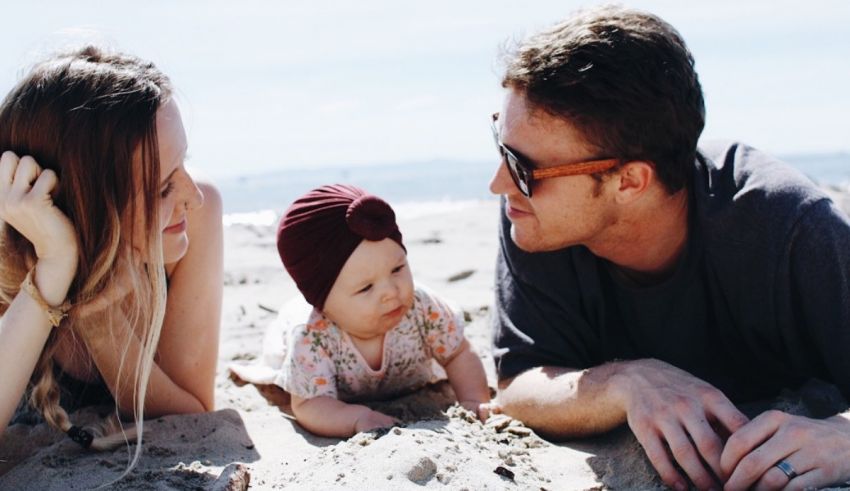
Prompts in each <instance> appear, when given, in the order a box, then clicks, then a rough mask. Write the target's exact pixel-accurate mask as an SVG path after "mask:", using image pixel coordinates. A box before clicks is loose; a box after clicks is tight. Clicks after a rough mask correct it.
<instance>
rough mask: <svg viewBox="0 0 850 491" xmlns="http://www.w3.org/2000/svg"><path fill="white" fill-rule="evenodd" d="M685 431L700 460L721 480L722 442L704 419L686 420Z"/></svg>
mask: <svg viewBox="0 0 850 491" xmlns="http://www.w3.org/2000/svg"><path fill="white" fill-rule="evenodd" d="M685 429H686V430H687V432H688V434H690V436H691V440H693V442H694V444H695V445H696V447H697V450H698V451H699V454H700V455H701V456H702V459H703V460H704V461H705V463H706V464H708V466H709V467H710V468H711V470H712V472H714V475H715V476H717V477H719V478H722V477H723V471H722V469H721V467H720V454H721V453H723V442H722V441H721V440H720V437H719V436H718V435H717V433H715V432H714V429H713V428H712V427H711V425H710V424H709V423H708V420H707V419H705V418H702V419H700V418H696V419H686V420H685Z"/></svg>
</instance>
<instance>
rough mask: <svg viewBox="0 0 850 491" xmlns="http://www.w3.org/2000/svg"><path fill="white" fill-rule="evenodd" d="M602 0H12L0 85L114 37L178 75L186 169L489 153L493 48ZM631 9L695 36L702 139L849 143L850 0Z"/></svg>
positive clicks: (650, 1) (643, 4)
mask: <svg viewBox="0 0 850 491" xmlns="http://www.w3.org/2000/svg"><path fill="white" fill-rule="evenodd" d="M521 3H522V4H523V5H521ZM593 3H598V2H572V1H563V0H562V1H541V2H518V1H516V0H512V1H501V0H498V1H483V0H475V1H468V2H462V1H458V0H456V1H452V2H450V1H442V0H440V1H431V2H415V3H414V2H401V1H392V0H382V1H378V0H375V1H357V2H354V1H351V2H341V1H339V2H321V1H313V2H307V1H305V2H292V1H279V2H271V1H269V2H263V1H257V0H253V1H242V2H225V1H205V2H202V1H166V0H158V1H150V2H132V3H128V2H117V1H116V2H106V1H102V2H95V1H81V2H80V1H78V2H73V6H72V5H71V2H64V1H51V2H35V1H34V2H16V3H14V4H10V5H6V6H4V7H3V17H4V20H5V21H6V22H4V24H5V25H4V29H2V30H0V45H2V46H3V51H4V54H5V56H3V57H2V60H0V91H2V92H3V93H5V92H7V91H8V89H9V88H10V87H11V86H12V84H13V83H14V81H15V80H16V79H17V78H18V76H19V74H20V71H21V70H22V69H23V68H24V67H25V66H26V65H27V64H28V63H31V62H33V61H35V60H37V59H38V58H39V56H40V53H43V52H45V51H50V50H52V49H55V48H56V47H58V46H62V45H63V44H67V43H78V42H81V41H85V40H92V39H94V40H103V41H106V42H108V43H109V44H110V45H112V46H115V47H118V48H120V49H123V50H127V51H130V52H133V53H135V54H138V55H140V56H142V57H145V58H149V59H151V60H153V61H154V62H156V63H157V64H158V65H159V66H160V67H161V68H162V69H163V70H164V71H165V72H166V73H168V74H169V75H170V76H171V78H172V79H173V81H174V83H175V84H176V85H177V87H178V89H179V92H180V96H181V99H180V102H181V107H182V110H183V112H184V118H185V120H186V124H187V127H188V129H189V139H190V147H191V148H190V154H191V155H192V163H193V164H194V165H195V166H198V167H200V168H203V169H205V170H206V171H207V172H208V173H209V174H211V175H213V176H221V177H224V176H232V175H237V174H254V173H261V172H268V171H273V170H278V169H286V168H316V167H322V166H340V165H349V164H350V165H360V164H380V163H403V162H417V161H428V160H434V159H443V160H457V161H469V162H482V161H484V162H486V161H488V160H491V159H494V150H493V148H492V141H491V137H490V134H489V127H488V115H489V114H490V113H491V112H492V111H494V110H496V109H497V108H498V107H499V105H500V104H501V98H502V89H501V88H500V87H499V84H498V79H499V63H498V53H499V46H500V45H501V44H503V43H504V42H505V41H506V40H509V39H511V38H518V37H522V36H523V35H524V34H525V33H529V32H533V31H535V30H537V29H539V28H541V27H544V26H547V25H549V24H551V23H553V22H555V21H557V20H558V19H560V18H562V17H563V16H565V15H566V14H568V13H569V12H570V11H572V10H574V9H575V8H578V7H580V6H583V5H589V4H593ZM625 4H626V5H629V6H633V7H637V8H642V9H645V10H649V11H652V12H654V13H657V14H659V15H661V16H662V17H663V18H665V19H666V20H668V21H669V22H671V23H672V24H673V25H674V26H676V27H677V28H678V29H679V31H680V32H681V33H682V35H683V36H684V37H685V40H686V41H687V42H688V44H689V46H690V48H691V50H692V52H693V53H694V57H695V58H696V60H697V70H698V71H699V73H700V76H701V80H702V83H703V87H704V90H705V92H706V101H707V109H708V124H707V127H706V131H705V133H704V135H705V136H706V137H710V138H720V137H722V138H737V139H741V140H743V141H746V142H748V143H751V144H754V145H756V146H758V147H760V148H762V149H765V150H768V151H770V152H772V153H775V154H782V155H787V154H797V153H812V152H837V151H850V123H848V117H850V96H848V90H850V89H848V88H850V27H848V26H850V2H846V1H845V0H811V1H806V2H789V1H782V0H779V1H768V0H763V1H762V0H759V1H751V2H747V1H745V0H736V1H732V0H728V1H727V0H722V1H712V2H684V1H665V0H646V1H634V2H625Z"/></svg>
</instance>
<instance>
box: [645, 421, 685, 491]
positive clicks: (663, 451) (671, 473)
mask: <svg viewBox="0 0 850 491" xmlns="http://www.w3.org/2000/svg"><path fill="white" fill-rule="evenodd" d="M635 437H636V438H637V439H638V442H640V444H641V446H643V450H644V451H645V452H646V456H647V458H649V461H650V462H651V463H652V466H653V467H655V470H656V471H657V472H658V475H659V476H661V480H662V481H664V483H665V484H667V485H668V486H670V487H671V488H673V489H676V490H677V491H685V490H686V489H688V484H687V481H686V480H685V478H684V477H683V476H682V475H681V474H680V473H679V471H678V470H676V467H675V466H674V465H673V461H672V460H671V459H670V455H669V454H668V453H667V448H666V447H665V446H664V443H663V442H662V441H661V438H659V436H658V435H657V434H656V433H655V432H652V431H650V432H647V433H643V434H642V435H638V434H637V433H635Z"/></svg>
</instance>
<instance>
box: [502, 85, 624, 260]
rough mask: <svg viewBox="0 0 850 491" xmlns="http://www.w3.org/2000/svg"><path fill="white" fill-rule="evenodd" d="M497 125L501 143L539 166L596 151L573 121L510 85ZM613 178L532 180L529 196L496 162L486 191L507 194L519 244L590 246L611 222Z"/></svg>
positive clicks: (549, 248) (542, 248) (594, 154)
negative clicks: (532, 102) (533, 105)
mask: <svg viewBox="0 0 850 491" xmlns="http://www.w3.org/2000/svg"><path fill="white" fill-rule="evenodd" d="M497 127H498V130H499V134H500V137H501V141H502V143H504V144H505V145H506V146H508V147H510V148H511V149H512V150H513V151H514V153H516V154H517V155H518V156H519V157H520V158H523V159H524V160H525V161H526V162H528V163H529V164H532V165H533V166H534V167H535V168H538V169H542V168H546V167H553V166H557V165H562V164H565V163H572V162H582V161H586V160H592V159H594V158H597V157H598V156H599V155H598V150H597V149H596V148H595V147H594V146H592V145H590V144H589V143H587V142H586V140H585V139H584V137H583V136H582V134H581V133H580V132H579V131H578V130H577V129H576V128H575V126H573V125H572V124H570V123H569V122H568V121H565V120H563V119H561V118H556V117H554V116H550V115H549V114H546V113H545V112H543V111H535V110H533V109H532V108H531V107H530V106H529V105H528V101H527V100H526V98H525V96H524V95H523V94H522V93H521V92H517V91H514V90H510V91H508V93H507V95H506V97H505V101H504V106H503V107H502V111H501V113H500V115H499V119H498V121H497ZM614 181H616V179H606V180H604V181H603V182H601V183H600V182H598V181H596V180H594V179H593V178H592V177H590V176H589V175H577V176H565V177H555V178H550V179H545V180H541V181H537V182H535V184H534V188H533V193H532V197H531V198H527V197H525V196H523V194H522V193H520V191H519V189H517V187H516V185H515V184H514V182H513V180H512V179H511V176H510V174H509V173H508V170H507V166H506V165H505V163H504V162H500V163H499V168H498V170H497V172H496V175H495V176H493V179H492V180H491V181H490V191H491V192H492V193H494V194H501V195H504V196H505V199H506V204H505V206H506V210H505V212H506V213H507V216H508V218H509V219H510V221H511V238H512V239H513V241H514V242H515V243H516V245H517V246H518V247H519V248H520V249H523V250H525V251H529V252H540V251H552V250H556V249H561V248H563V247H567V246H572V245H578V244H583V245H586V246H588V247H590V248H591V249H593V246H594V244H596V243H598V242H599V241H601V240H604V232H605V230H606V228H608V226H609V225H611V224H613V223H614V221H615V217H614V213H613V209H614V207H613V202H612V199H611V196H610V195H611V193H610V192H609V190H610V188H611V187H612V186H614V185H615V184H614Z"/></svg>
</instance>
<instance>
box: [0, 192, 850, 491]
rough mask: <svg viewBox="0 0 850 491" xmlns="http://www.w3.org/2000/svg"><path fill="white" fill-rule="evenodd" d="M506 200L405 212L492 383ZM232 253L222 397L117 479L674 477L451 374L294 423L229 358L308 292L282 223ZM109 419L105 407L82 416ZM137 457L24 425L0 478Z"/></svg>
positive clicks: (89, 468) (22, 484)
mask: <svg viewBox="0 0 850 491" xmlns="http://www.w3.org/2000/svg"><path fill="white" fill-rule="evenodd" d="M846 196H847V195H846V194H844V195H837V197H838V198H839V199H845V200H846ZM844 205H845V209H847V208H846V205H850V200H846V201H845V203H844ZM497 211H498V203H497V202H496V201H484V202H477V203H465V204H454V205H447V206H445V207H444V209H442V210H440V211H437V212H434V213H431V214H426V215H422V214H417V213H414V210H413V209H410V210H405V209H404V207H400V210H399V215H400V220H399V221H400V226H401V230H402V232H403V233H404V238H405V244H406V245H407V248H408V251H409V258H410V263H411V267H412V269H413V273H414V278H416V280H417V281H418V282H421V283H424V284H426V285H428V286H429V287H431V288H432V289H433V290H435V291H436V292H438V293H439V294H441V295H442V296H444V297H446V298H449V299H452V300H453V301H454V302H455V303H456V304H458V305H459V306H460V307H461V308H462V309H463V310H464V311H465V312H466V313H467V318H468V320H469V323H468V326H467V336H468V338H469V339H470V341H471V342H472V344H473V346H474V349H475V350H476V352H478V353H479V354H480V355H481V357H482V359H483V360H484V362H485V366H486V367H487V369H488V377H490V383H491V385H493V384H494V382H495V380H494V373H493V370H492V357H491V356H490V347H489V342H490V340H489V335H490V334H489V322H488V315H489V306H490V303H491V302H492V282H493V274H494V271H493V270H494V257H495V251H496V247H497V245H496V228H497ZM225 251H226V252H225V291H224V312H223V323H222V332H221V349H220V353H219V364H218V376H217V381H216V394H217V395H216V399H217V407H218V408H220V409H219V410H218V411H216V412H213V413H209V414H201V415H187V416H169V417H164V418H159V419H156V420H152V421H149V422H147V423H146V425H145V446H144V453H143V456H142V459H141V461H140V463H139V465H138V466H137V468H136V469H135V470H134V471H132V472H131V473H130V475H129V476H127V477H125V478H124V479H122V480H121V481H119V482H117V483H114V484H112V485H110V488H111V489H112V488H114V489H154V490H170V489H218V490H225V489H229V490H238V489H246V486H248V485H249V482H250V489H321V490H326V489H370V490H382V489H392V490H407V489H421V488H428V489H432V488H433V489H452V490H460V489H469V490H479V489H490V490H502V489H505V490H517V489H519V490H525V489H533V490H539V489H547V490H566V489H608V488H613V489H660V488H663V486H662V485H661V484H660V482H659V481H658V479H657V476H656V475H655V473H654V472H653V471H652V469H651V467H650V466H649V464H648V462H647V461H646V459H645V457H644V456H643V454H642V452H641V450H640V447H639V445H638V444H637V443H636V441H635V440H634V438H633V437H632V436H631V433H630V432H629V431H628V430H626V429H620V430H617V431H614V432H612V433H610V434H607V435H603V436H601V437H598V438H594V439H589V440H582V441H577V442H568V443H561V444H552V443H548V442H546V441H544V440H542V439H541V438H539V437H538V436H537V435H535V434H534V433H533V432H532V431H530V430H528V429H527V428H525V427H524V426H523V425H522V424H521V423H520V422H518V421H513V420H511V419H510V418H507V417H504V416H495V417H492V418H491V419H490V420H488V421H487V422H486V423H481V422H478V421H477V420H475V418H473V417H472V415H471V413H468V412H467V411H465V410H463V409H462V408H460V407H458V406H454V405H453V404H452V400H451V397H452V396H451V389H450V388H448V386H447V385H446V384H438V385H436V386H432V387H429V388H426V389H424V390H422V391H420V392H418V393H416V394H412V395H409V396H406V397H403V398H401V399H398V400H394V401H384V402H380V403H376V404H375V407H376V408H379V409H380V410H382V411H386V412H387V413H389V414H392V415H394V416H396V417H398V418H399V419H401V420H402V421H404V423H405V424H404V425H403V426H402V427H398V428H393V429H390V430H388V431H381V432H371V433H363V434H359V435H356V436H354V437H352V438H350V439H348V440H336V439H328V438H318V437H315V436H312V435H311V434H309V433H307V432H306V431H304V430H303V429H301V428H300V427H299V426H298V425H297V424H296V423H295V421H293V419H292V417H291V412H290V410H289V406H288V402H289V401H288V396H287V395H286V394H285V393H284V392H283V391H281V390H280V389H277V388H276V387H270V386H267V387H258V386H255V385H251V384H245V383H241V382H239V381H237V380H234V378H232V377H231V376H230V375H229V374H228V370H227V368H226V367H227V365H228V364H230V363H232V362H234V361H235V362H239V363H251V362H256V361H257V360H258V359H259V358H260V357H261V353H262V351H263V346H262V345H263V337H264V329H265V327H266V326H268V325H269V324H270V323H271V322H272V321H273V320H274V318H275V313H276V311H277V309H278V307H279V306H280V305H281V304H282V303H283V302H284V301H286V300H287V299H290V298H292V297H293V296H294V295H296V294H297V290H296V289H295V286H294V285H293V283H292V281H291V280H290V279H289V278H288V277H287V276H286V274H285V272H284V270H283V268H282V267H281V266H280V262H279V259H278V257H277V251H276V249H275V246H274V229H273V227H271V226H257V225H230V226H228V227H227V228H226V232H225ZM815 390H818V388H815ZM826 392H827V393H828V392H829V391H828V390H827V391H826ZM803 399H805V397H802V398H801V397H798V395H795V394H789V395H788V397H786V398H785V400H784V404H786V406H784V407H789V408H792V409H794V410H797V411H802V412H806V411H807V409H806V407H803V406H804V404H801V403H800V401H801V400H803ZM821 399H822V398H821ZM97 417H98V415H97V412H96V411H95V410H92V409H87V410H83V411H81V414H78V415H76V416H75V418H76V420H77V421H85V420H87V419H89V420H93V419H96V418H97ZM127 458H128V450H127V449H126V448H119V449H118V450H115V451H113V452H106V453H89V452H85V451H82V450H81V449H79V448H78V447H77V446H76V444H74V443H72V442H71V441H70V440H69V439H67V438H64V437H63V436H62V435H60V434H58V433H57V432H55V431H53V430H51V429H48V428H46V427H45V426H44V425H40V426H35V427H28V426H23V425H16V426H13V427H10V428H9V430H7V432H6V434H4V435H3V436H2V438H1V439H0V489H46V490H60V489H61V490H66V489H91V488H93V487H96V486H98V485H102V484H106V483H109V482H110V481H112V480H113V479H115V478H116V477H118V476H119V475H120V474H121V472H122V471H123V470H124V466H125V464H126V462H127Z"/></svg>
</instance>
